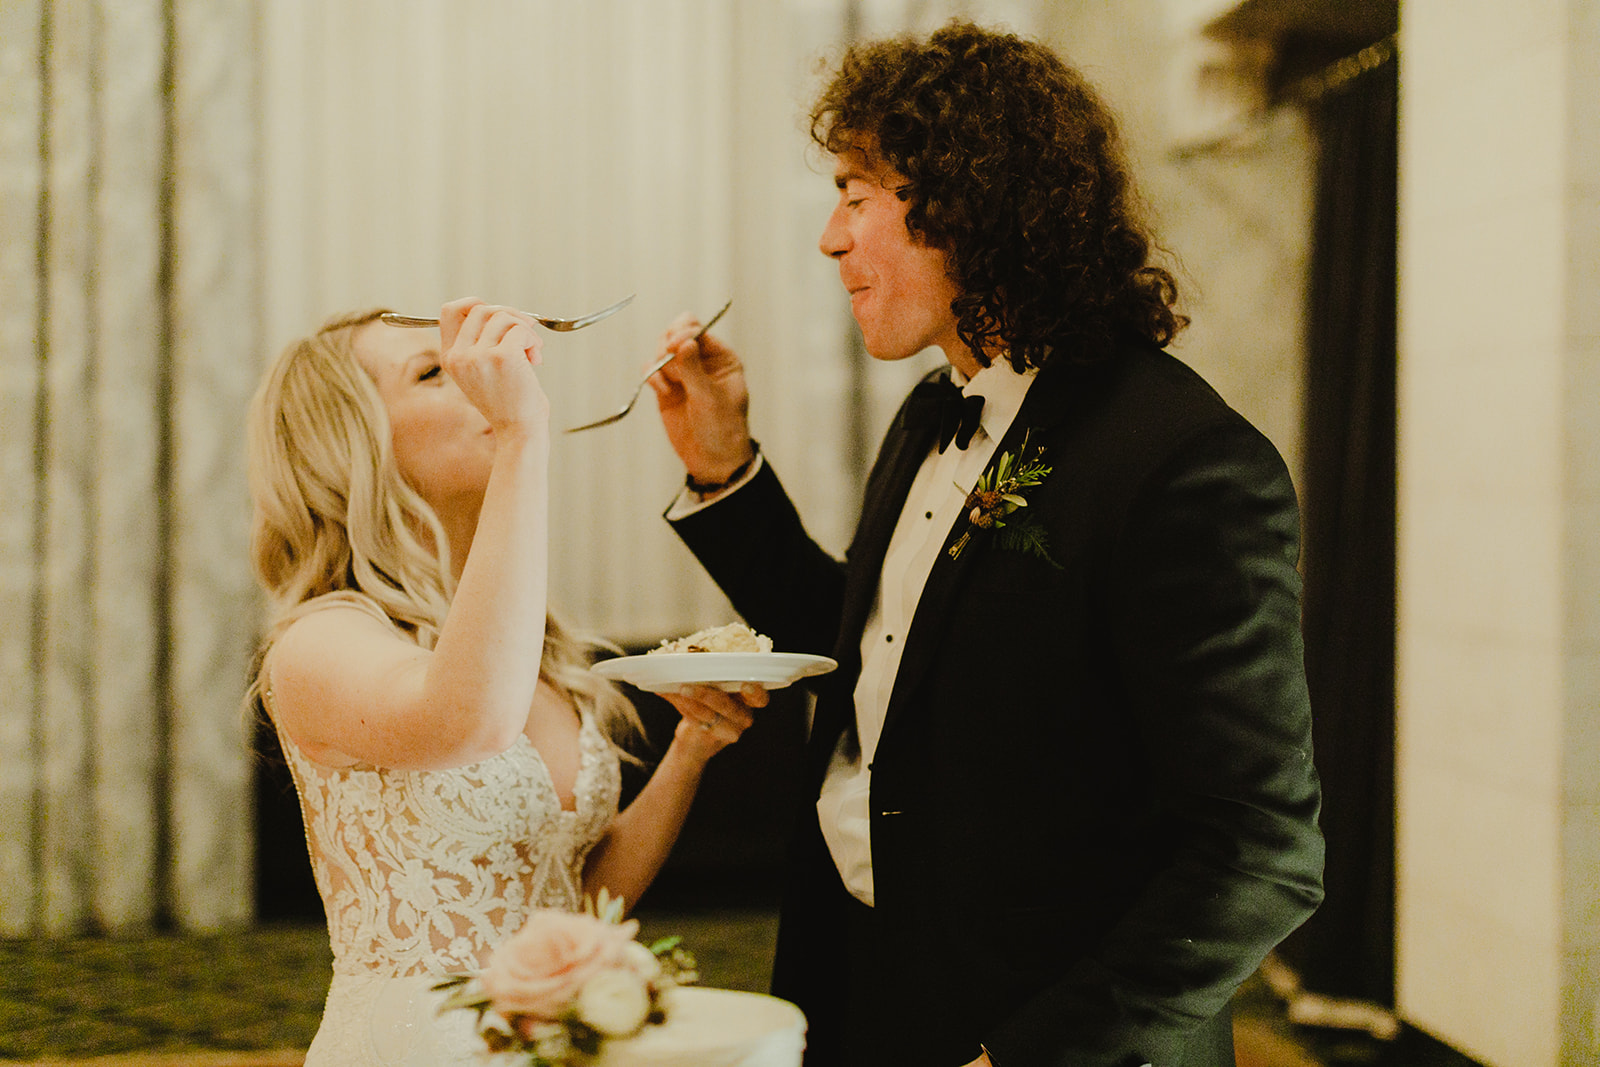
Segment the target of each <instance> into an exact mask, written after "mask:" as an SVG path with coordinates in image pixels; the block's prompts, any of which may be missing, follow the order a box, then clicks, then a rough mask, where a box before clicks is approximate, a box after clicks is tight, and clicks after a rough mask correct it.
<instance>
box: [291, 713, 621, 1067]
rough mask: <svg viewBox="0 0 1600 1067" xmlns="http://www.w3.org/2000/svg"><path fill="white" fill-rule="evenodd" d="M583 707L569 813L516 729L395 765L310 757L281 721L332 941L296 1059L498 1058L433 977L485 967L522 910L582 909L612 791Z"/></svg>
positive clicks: (310, 1062) (611, 812)
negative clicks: (314, 1016)
mask: <svg viewBox="0 0 1600 1067" xmlns="http://www.w3.org/2000/svg"><path fill="white" fill-rule="evenodd" d="M269 706H270V704H269ZM582 718H583V725H582V729H581V731H580V734H579V737H580V746H581V752H582V758H581V762H580V765H579V770H578V777H577V781H576V784H575V785H574V793H575V796H576V802H577V803H576V807H575V810H572V811H568V810H566V809H564V808H562V806H561V803H560V800H559V798H558V797H557V795H556V791H555V786H554V784H553V783H552V782H551V780H550V773H549V771H548V769H547V768H546V767H545V764H544V761H543V760H542V759H541V758H540V757H539V753H538V750H536V749H535V748H534V746H533V745H532V743H531V742H529V741H528V740H527V738H525V737H519V738H518V739H517V743H516V744H514V745H513V746H512V747H511V748H509V749H507V750H506V751H505V752H502V753H500V754H499V755H498V756H493V757H491V758H489V759H486V760H483V761H482V762H479V763H475V764H472V765H471V766H468V767H460V768H456V769H453V770H447V771H396V770H387V769H384V768H381V767H371V766H357V767H352V768H346V769H336V768H331V767H325V766H322V765H321V764H318V763H316V762H314V761H313V760H311V759H309V758H308V757H307V756H306V755H305V754H304V753H302V752H301V751H300V750H299V748H297V747H296V746H295V744H294V742H293V741H292V740H290V739H289V738H288V736H286V735H285V734H284V732H283V731H282V730H279V731H278V736H279V739H280V742H281V744H282V746H283V751H284V755H285V757H286V758H287V760H288V763H289V768H290V771H291V772H292V774H293V776H294V782H295V788H296V789H297V790H298V791H299V794H300V808H301V812H302V814H303V816H304V818H305V825H306V845H307V847H308V848H309V850H310V853H311V867H312V871H313V873H314V874H315V876H316V880H317V889H318V891H319V892H320V893H321V894H322V902H323V906H324V907H325V908H326V910H327V915H328V936H329V938H330V940H331V941H332V943H333V983H332V985H331V986H330V987H329V990H328V1001H327V1007H326V1009H325V1010H324V1012H323V1017H322V1026H321V1028H320V1029H319V1030H318V1031H317V1036H316V1039H315V1040H314V1041H313V1042H312V1044H311V1049H310V1051H309V1052H308V1053H307V1056H306V1061H305V1062H306V1067H405V1065H412V1064H415V1065H417V1067H452V1065H460V1067H468V1065H471V1067H483V1065H484V1064H485V1063H486V1062H495V1061H497V1060H502V1059H505V1058H504V1057H494V1058H486V1057H485V1055H484V1053H483V1052H482V1048H483V1046H482V1044H481V1043H480V1042H479V1041H478V1040H477V1038H476V1037H475V1035H474V1033H473V1023H474V1016H473V1013H472V1012H468V1011H451V1012H447V1013H445V1014H444V1015H440V1014H439V1013H438V1010H437V1009H438V1004H439V1002H440V1000H441V996H440V994H437V993H434V992H432V991H431V988H430V987H431V986H432V985H434V983H436V982H437V981H438V980H439V979H440V978H441V977H443V976H445V975H448V974H460V973H466V972H475V971H478V970H480V969H482V967H483V965H484V964H485V963H486V962H487V960H488V957H489V954H490V952H491V951H492V950H493V949H494V947H495V946H496V945H498V944H500V943H501V942H503V941H505V940H507V939H508V938H510V937H511V935H512V934H514V933H516V932H517V930H518V929H520V928H521V927H522V924H523V922H524V921H525V920H526V919H527V917H528V915H529V913H530V912H531V911H532V909H534V908H559V909H562V910H565V911H577V910H579V909H580V908H581V907H582V903H583V896H582V892H583V890H582V882H581V875H582V871H583V863H584V859H585V857H586V856H587V855H588V853H589V850H590V848H592V847H593V846H594V844H595V842H597V841H598V840H599V839H600V837H601V835H602V834H604V832H605V829H606V826H607V825H608V824H609V823H610V821H611V819H612V817H613V816H615V815H616V811H617V800H618V796H619V794H620V793H621V770H620V764H619V761H618V758H617V754H616V752H615V751H614V750H613V749H612V748H611V746H610V744H609V743H608V742H607V741H606V738H605V736H604V735H603V734H602V733H601V731H600V728H599V726H598V725H597V724H596V723H595V721H594V719H593V718H592V716H590V715H589V713H588V712H587V711H585V712H584V713H583V716H582ZM506 1062H511V1061H510V1060H506Z"/></svg>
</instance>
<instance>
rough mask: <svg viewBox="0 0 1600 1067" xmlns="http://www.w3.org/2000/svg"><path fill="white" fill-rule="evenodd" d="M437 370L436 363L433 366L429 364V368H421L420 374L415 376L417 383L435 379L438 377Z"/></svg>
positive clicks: (437, 365)
mask: <svg viewBox="0 0 1600 1067" xmlns="http://www.w3.org/2000/svg"><path fill="white" fill-rule="evenodd" d="M439 370H440V368H439V364H437V363H434V364H431V365H429V366H426V367H423V368H422V373H421V374H418V375H417V381H419V382H425V381H428V380H429V379H430V378H437V377H439Z"/></svg>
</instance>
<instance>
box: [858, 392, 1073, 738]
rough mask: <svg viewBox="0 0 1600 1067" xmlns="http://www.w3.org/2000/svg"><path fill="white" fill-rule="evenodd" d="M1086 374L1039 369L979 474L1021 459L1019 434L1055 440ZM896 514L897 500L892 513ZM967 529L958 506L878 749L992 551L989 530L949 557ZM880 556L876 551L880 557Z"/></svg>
mask: <svg viewBox="0 0 1600 1067" xmlns="http://www.w3.org/2000/svg"><path fill="white" fill-rule="evenodd" d="M1086 378H1087V375H1086V374H1084V373H1083V372H1082V371H1081V370H1080V369H1079V368H1074V367H1066V366H1062V367H1053V368H1050V369H1048V370H1042V371H1040V372H1039V377H1038V379H1037V380H1036V381H1035V382H1034V383H1033V386H1032V387H1031V388H1030V389H1029V390H1028V395H1027V397H1026V398H1025V399H1024V400H1023V402H1022V407H1021V408H1019V409H1018V411H1017V415H1016V418H1014V419H1012V420H1011V425H1010V427H1009V428H1008V429H1007V430H1006V434H1005V436H1004V437H1003V438H1002V439H1001V441H1000V444H999V447H997V448H996V449H995V450H994V455H993V456H991V457H990V459H989V463H988V466H987V467H985V468H984V473H985V474H987V473H988V472H989V471H991V470H993V469H994V468H995V466H996V465H997V464H998V463H999V462H1000V458H1001V456H1003V455H1004V454H1005V453H1007V452H1010V453H1012V454H1013V455H1014V456H1016V458H1017V459H1019V460H1020V459H1021V458H1022V457H1021V456H1020V455H1018V453H1019V452H1020V451H1021V448H1022V442H1023V440H1024V438H1027V439H1028V450H1029V453H1030V454H1032V452H1033V449H1034V448H1035V447H1036V446H1038V445H1041V444H1043V443H1044V441H1045V439H1050V440H1058V439H1060V437H1061V436H1062V434H1061V432H1060V427H1061V425H1062V424H1063V423H1064V422H1067V421H1068V420H1070V419H1071V418H1072V417H1073V414H1074V412H1075V411H1077V410H1078V409H1079V407H1080V406H1081V403H1082V395H1083V393H1084V391H1085V390H1084V388H1083V386H1085V385H1087V381H1086ZM904 499H905V492H904V491H902V493H901V495H900V497H899V498H898V501H899V502H900V503H903V502H904ZM898 516H899V512H898V504H897V510H896V513H895V517H896V518H898ZM967 527H968V520H967V512H966V510H965V509H963V511H962V512H961V514H959V515H958V516H957V517H956V521H955V524H954V525H953V526H951V528H950V531H949V532H948V533H947V534H946V535H945V540H944V545H943V547H942V548H941V549H940V551H939V556H938V558H937V559H935V560H934V564H933V570H932V571H930V572H929V574H928V581H927V583H926V584H925V585H924V586H923V588H922V596H921V598H920V599H919V600H918V601H917V610H916V614H915V615H913V616H912V619H911V627H910V630H909V632H908V633H907V634H906V647H905V651H904V652H903V653H902V654H901V658H900V670H899V672H898V673H897V674H896V675H895V681H894V689H893V691H892V692H891V693H890V696H889V706H888V708H887V709H885V713H884V722H883V734H882V736H881V738H880V740H879V750H880V751H881V750H882V748H883V745H884V741H885V740H887V739H888V738H889V736H890V734H891V733H892V732H893V730H894V728H895V722H896V720H897V719H899V718H903V717H904V715H903V713H904V708H905V705H906V704H907V702H908V701H909V700H910V696H911V694H912V693H914V692H915V691H916V689H917V685H918V683H919V682H920V681H921V680H922V677H923V675H925V674H926V673H927V671H928V669H929V667H930V666H931V665H932V661H933V654H934V650H935V649H936V648H937V647H938V645H939V638H940V636H941V635H942V634H943V633H944V632H946V631H947V630H948V629H949V628H950V627H952V626H955V625H959V624H960V622H959V620H957V619H955V618H954V617H953V616H952V615H951V613H950V610H949V607H950V601H951V599H952V598H953V597H954V596H955V593H956V591H957V590H958V589H959V588H961V586H962V584H963V583H964V582H965V580H966V576H967V575H968V574H969V573H970V571H971V569H972V567H973V566H974V565H975V564H976V562H977V560H979V559H981V558H982V557H983V556H984V555H985V554H986V553H988V552H991V551H993V532H992V531H989V532H987V533H986V534H985V535H984V536H979V537H974V538H973V539H972V540H971V541H970V542H969V543H968V544H967V545H966V546H965V547H964V548H963V549H962V550H961V553H960V555H959V556H955V557H952V556H951V554H950V549H951V546H952V545H954V544H955V542H956V541H957V540H958V539H959V538H960V537H961V535H962V533H964V532H965V531H966V530H967ZM891 529H892V524H891ZM881 558H882V557H881V555H880V557H879V559H880V561H881ZM874 575H876V571H875V572H874ZM855 635H856V642H857V644H858V645H859V644H860V636H861V626H857V627H856V630H855Z"/></svg>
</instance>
